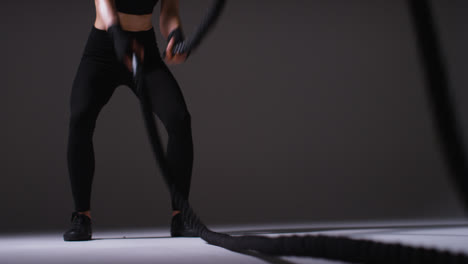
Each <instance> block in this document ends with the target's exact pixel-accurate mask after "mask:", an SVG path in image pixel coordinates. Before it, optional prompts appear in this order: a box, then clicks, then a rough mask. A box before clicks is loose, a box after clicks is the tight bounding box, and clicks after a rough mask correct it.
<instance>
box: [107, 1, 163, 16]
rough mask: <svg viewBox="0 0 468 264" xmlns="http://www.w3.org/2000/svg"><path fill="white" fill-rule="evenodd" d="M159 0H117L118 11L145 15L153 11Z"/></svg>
mask: <svg viewBox="0 0 468 264" xmlns="http://www.w3.org/2000/svg"><path fill="white" fill-rule="evenodd" d="M157 2H158V0H115V8H116V9H117V11H119V12H122V13H127V14H133V15H145V14H151V13H153V8H154V6H155V5H156V3H157Z"/></svg>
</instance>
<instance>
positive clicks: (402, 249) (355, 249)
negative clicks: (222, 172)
mask: <svg viewBox="0 0 468 264" xmlns="http://www.w3.org/2000/svg"><path fill="white" fill-rule="evenodd" d="M409 1H410V4H411V5H410V7H411V8H416V9H418V8H419V7H418V6H419V5H425V6H424V8H426V9H425V10H426V11H428V10H429V9H428V6H427V2H425V1H421V0H409ZM221 2H222V4H223V5H224V2H225V1H215V4H214V5H213V7H212V9H211V11H210V12H209V14H208V16H211V17H216V18H217V17H218V16H219V13H220V11H221V8H219V6H217V4H219V3H221ZM213 10H215V11H213ZM216 10H217V11H216ZM412 11H413V14H415V16H414V19H415V22H416V23H415V24H416V25H417V27H416V29H417V30H418V31H420V30H422V28H420V27H419V25H422V27H427V26H428V25H431V24H430V23H429V24H428V23H427V22H422V21H424V20H425V19H429V18H430V17H428V16H419V15H421V14H420V13H418V12H414V10H412ZM427 14H428V12H426V13H425V15H427ZM204 21H209V22H206V23H208V24H206V23H205V22H204V23H202V25H201V28H200V29H199V30H197V32H202V33H200V34H201V35H203V34H206V32H207V30H204V28H202V27H206V28H208V27H211V26H212V25H213V24H214V23H215V21H216V19H210V18H205V20H204ZM203 32H205V33H203ZM426 33H427V32H426ZM426 37H427V36H426V34H425V33H424V34H421V35H420V40H422V42H424V43H426V41H427V39H426ZM192 39H193V41H192V42H187V43H195V44H196V45H198V44H199V43H200V42H201V40H202V37H197V36H194V37H193V38H192ZM434 39H435V38H434ZM434 39H433V40H434ZM195 40H196V41H195ZM429 45H430V46H431V47H432V48H433V47H434V45H433V44H429ZM184 47H185V48H186V49H185V51H187V50H189V51H191V49H190V45H188V44H187V45H186V46H184ZM432 48H427V51H426V52H429V53H430V51H431V49H432ZM424 50H425V48H424ZM423 55H427V54H426V53H425V52H424V54H423ZM133 61H134V65H137V63H138V61H137V59H136V56H134V59H133ZM435 62H436V63H439V62H440V59H439V60H435ZM431 67H435V66H434V65H432V66H431ZM435 68H436V69H437V67H435ZM142 70H143V69H142V68H141V67H136V68H135V71H134V73H135V81H136V85H137V87H138V89H137V90H138V91H139V92H140V93H141V94H140V96H141V98H140V99H141V100H140V102H141V104H140V106H141V110H142V114H143V118H144V122H145V126H146V130H147V132H148V137H149V141H150V144H151V148H152V150H153V154H154V155H155V158H156V160H157V163H158V164H159V167H160V169H161V172H162V174H163V179H164V181H165V183H166V184H167V186H168V188H169V190H170V192H171V193H172V194H173V195H174V197H175V203H176V205H177V206H178V207H179V208H180V210H181V214H182V216H183V219H184V221H185V222H186V223H188V225H189V226H190V227H191V228H193V229H195V230H196V231H197V233H198V235H199V236H200V238H202V239H203V240H205V241H206V242H207V243H209V244H212V245H216V246H220V247H223V248H226V249H229V250H233V251H244V250H252V251H256V252H259V253H262V254H268V255H276V256H308V257H315V258H326V259H333V260H339V261H347V262H359V263H427V264H432V263H434V264H435V263H443V264H451V263H454V264H455V263H468V256H467V255H465V254H463V253H453V252H449V251H442V250H437V249H431V248H424V247H415V246H407V245H402V244H400V243H382V242H376V241H371V240H366V239H352V238H348V237H344V236H324V235H306V236H297V235H292V236H279V237H265V236H232V235H228V234H224V233H218V232H214V231H212V230H210V229H209V228H208V227H207V226H206V225H205V224H204V223H203V222H202V221H201V219H200V218H199V217H198V216H197V215H196V213H195V212H194V210H193V209H192V207H191V206H190V204H189V202H188V201H187V200H186V199H185V198H183V196H182V195H181V194H180V192H179V191H178V190H177V188H176V186H175V184H174V183H173V181H172V177H171V176H170V174H169V169H168V167H167V162H166V160H165V155H164V151H163V148H162V147H161V146H162V144H161V139H160V136H159V133H158V130H157V126H156V122H155V120H154V115H153V112H152V108H151V102H150V100H149V97H148V96H147V91H146V89H147V87H146V85H144V83H143V79H142V78H138V76H139V75H140V74H141V72H142ZM439 71H441V70H440V69H439ZM441 72H443V71H441ZM431 76H432V75H431ZM442 76H444V75H443V74H442ZM439 77H440V76H439ZM428 79H429V81H430V83H431V85H430V86H431V87H438V88H439V89H444V88H446V82H445V81H444V80H442V81H441V80H433V78H432V77H431V78H428ZM433 82H435V83H436V84H433ZM439 89H435V90H437V91H438V92H440V90H439ZM430 91H431V95H433V94H432V92H434V91H433V90H430ZM437 98H439V97H437V96H435V98H433V97H432V99H433V102H434V104H435V109H434V111H436V113H435V114H436V116H438V117H439V119H442V120H439V119H438V120H439V122H442V123H443V124H445V125H444V126H443V127H441V130H444V129H442V128H444V127H446V125H448V126H449V127H451V128H452V126H454V124H453V123H451V122H454V120H453V119H452V118H449V119H448V120H445V121H444V117H446V115H440V116H439V113H438V112H437V111H438V110H439V108H438V106H439V101H438V100H437ZM447 104H448V101H445V104H442V105H445V106H447ZM443 109H445V111H446V108H443ZM444 114H448V115H451V114H452V112H450V111H448V112H444ZM447 123H449V124H447ZM452 133H453V132H450V133H448V132H446V131H445V132H444V131H443V132H442V133H441V134H442V135H443V136H447V135H453V134H452ZM457 139H458V138H457ZM448 141H449V142H451V144H454V143H456V142H452V141H451V140H448ZM443 143H444V144H447V140H444V141H443ZM451 144H449V145H451ZM452 148H454V147H453V146H452V147H451V148H449V149H452ZM462 157H463V156H461V157H460V156H459V154H458V155H455V158H456V159H457V161H458V162H453V164H455V165H456V166H453V171H452V172H456V173H457V175H459V174H458V173H460V171H461V170H460V168H461V166H460V163H459V162H461V161H463V160H462ZM448 158H449V160H450V159H452V158H454V157H453V155H450V157H448ZM456 181H457V182H458V181H461V180H460V179H459V178H458V176H457V177H456ZM461 182H463V181H461ZM460 190H461V191H462V193H464V194H466V189H465V188H463V187H462V188H460Z"/></svg>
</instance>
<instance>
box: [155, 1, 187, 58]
mask: <svg viewBox="0 0 468 264" xmlns="http://www.w3.org/2000/svg"><path fill="white" fill-rule="evenodd" d="M159 29H160V30H161V34H162V35H163V36H164V38H166V39H167V38H168V37H169V36H170V35H172V37H171V39H170V40H169V43H168V45H167V47H166V58H165V59H166V62H167V63H169V64H178V63H182V62H184V61H185V60H186V59H187V55H188V54H187V53H182V54H180V53H177V54H175V55H172V47H173V46H174V45H175V44H176V43H178V42H179V41H183V38H184V37H183V31H182V23H181V21H180V17H179V0H161V11H160V14H159ZM171 33H172V34H171ZM174 33H175V34H174Z"/></svg>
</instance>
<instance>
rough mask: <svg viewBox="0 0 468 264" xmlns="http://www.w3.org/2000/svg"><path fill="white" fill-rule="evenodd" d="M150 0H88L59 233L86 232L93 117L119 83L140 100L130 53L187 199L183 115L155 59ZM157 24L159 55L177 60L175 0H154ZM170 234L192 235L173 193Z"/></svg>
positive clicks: (187, 124)
mask: <svg viewBox="0 0 468 264" xmlns="http://www.w3.org/2000/svg"><path fill="white" fill-rule="evenodd" d="M156 3H157V0H138V1H137V0H95V6H96V20H95V22H94V25H93V27H92V29H91V32H90V34H89V37H88V40H87V43H86V47H85V50H84V53H83V56H82V58H81V62H80V65H79V67H78V71H77V73H76V76H75V79H74V81H73V87H72V91H71V96H70V114H71V116H70V123H69V135H68V147H67V162H68V171H69V176H70V183H71V189H72V195H73V199H74V203H75V211H74V212H73V213H72V218H71V227H70V229H69V230H67V231H66V232H65V233H64V235H63V238H64V240H65V241H77V240H90V239H91V236H92V228H91V211H90V196H91V185H92V180H93V174H94V149H93V142H92V136H93V133H94V128H95V124H96V119H97V117H98V114H99V112H100V111H101V110H102V108H103V107H104V105H105V104H106V103H107V102H108V101H109V99H110V97H111V96H112V94H113V92H114V90H115V88H116V87H117V86H119V85H121V84H125V85H127V86H128V87H129V88H130V89H131V91H132V92H133V93H134V94H135V95H136V96H137V97H138V98H139V99H140V100H141V98H140V95H139V94H138V93H137V90H136V87H135V85H134V83H133V80H132V77H133V75H132V66H133V65H132V60H131V54H132V53H135V54H137V56H138V57H139V59H140V61H141V62H142V64H143V65H144V69H145V70H144V72H143V73H142V76H141V78H143V79H144V83H145V84H146V85H148V89H147V90H148V96H149V99H150V101H151V105H152V110H153V112H154V113H155V114H157V115H158V117H159V119H160V120H161V121H162V122H163V124H164V126H165V128H166V130H167V132H168V145H167V157H166V158H167V162H168V164H167V165H168V167H169V171H170V174H171V175H172V177H173V179H172V180H173V182H174V184H175V185H176V187H177V188H178V190H179V191H180V192H181V193H182V195H183V196H185V198H186V199H188V194H189V189H190V180H191V173H192V164H193V143H192V132H191V116H190V113H189V111H188V109H187V105H186V103H185V100H184V98H183V95H182V92H181V90H180V87H179V85H178V84H177V81H176V80H175V79H174V76H173V75H172V74H171V72H170V71H169V69H168V68H167V66H166V64H165V63H164V61H163V60H162V58H161V56H160V54H159V49H158V45H157V42H156V38H155V32H154V29H153V26H152V13H153V8H154V6H155V5H156ZM159 21H160V30H161V33H162V35H163V36H164V37H166V38H167V39H168V40H169V43H168V46H167V48H166V54H167V55H166V58H165V61H166V62H167V63H168V64H179V63H182V62H184V61H185V60H186V58H187V55H188V54H187V53H183V54H179V53H177V54H175V55H172V47H173V46H174V45H175V44H177V43H179V42H181V41H183V39H184V36H183V33H182V27H181V22H180V18H179V2H178V0H161V11H160V18H159ZM171 196H172V197H171V198H172V208H173V212H172V222H171V236H173V237H175V236H196V234H195V232H194V231H193V230H190V229H189V228H188V227H186V225H184V223H183V221H182V217H181V215H180V211H179V208H177V206H176V204H175V201H174V197H173V194H172V193H171Z"/></svg>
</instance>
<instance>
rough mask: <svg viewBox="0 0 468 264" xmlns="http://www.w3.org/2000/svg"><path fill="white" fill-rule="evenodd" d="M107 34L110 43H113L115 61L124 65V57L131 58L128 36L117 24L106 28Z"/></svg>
mask: <svg viewBox="0 0 468 264" xmlns="http://www.w3.org/2000/svg"><path fill="white" fill-rule="evenodd" d="M107 32H109V34H110V36H111V38H112V41H113V42H114V49H115V54H116V56H117V60H118V61H120V62H121V63H124V58H125V56H131V53H132V48H131V44H132V43H131V40H130V36H128V34H127V33H126V32H125V31H123V30H122V28H121V27H120V25H119V24H114V25H112V26H110V27H108V28H107Z"/></svg>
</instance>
